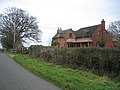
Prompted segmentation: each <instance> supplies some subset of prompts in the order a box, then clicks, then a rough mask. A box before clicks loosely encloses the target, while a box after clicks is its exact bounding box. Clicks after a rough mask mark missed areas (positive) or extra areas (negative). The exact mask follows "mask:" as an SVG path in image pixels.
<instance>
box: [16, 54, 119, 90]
mask: <svg viewBox="0 0 120 90" xmlns="http://www.w3.org/2000/svg"><path fill="white" fill-rule="evenodd" d="M15 61H16V62H18V63H20V64H21V65H22V66H24V67H25V68H27V69H28V70H30V71H31V72H33V73H34V74H36V75H38V76H40V77H42V78H44V79H46V80H48V81H50V82H52V83H54V84H56V85H58V86H59V87H61V88H62V89H64V90H120V83H115V82H114V81H112V80H110V79H109V78H108V77H100V76H97V75H95V74H92V73H88V72H83V71H80V70H73V69H70V68H64V67H62V66H59V65H55V64H52V63H47V62H44V61H40V60H38V59H34V58H33V59H32V58H30V57H29V56H27V55H21V54H17V55H16V56H15Z"/></svg>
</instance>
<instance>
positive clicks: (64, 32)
mask: <svg viewBox="0 0 120 90" xmlns="http://www.w3.org/2000/svg"><path fill="white" fill-rule="evenodd" d="M70 30H72V29H67V30H63V31H62V32H61V33H57V34H56V35H55V36H54V37H53V39H56V38H57V37H59V38H63V37H64V36H65V35H66V33H67V32H68V31H70Z"/></svg>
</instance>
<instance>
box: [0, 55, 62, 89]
mask: <svg viewBox="0 0 120 90" xmlns="http://www.w3.org/2000/svg"><path fill="white" fill-rule="evenodd" d="M0 90H61V89H60V88H59V87H56V86H54V85H52V84H51V83H49V82H47V81H45V80H43V79H41V78H39V77H37V76H35V75H34V74H32V73H31V72H29V71H27V70H25V69H24V68H23V67H21V66H20V65H19V64H17V63H16V62H14V61H13V60H11V58H10V57H9V56H7V55H4V54H0Z"/></svg>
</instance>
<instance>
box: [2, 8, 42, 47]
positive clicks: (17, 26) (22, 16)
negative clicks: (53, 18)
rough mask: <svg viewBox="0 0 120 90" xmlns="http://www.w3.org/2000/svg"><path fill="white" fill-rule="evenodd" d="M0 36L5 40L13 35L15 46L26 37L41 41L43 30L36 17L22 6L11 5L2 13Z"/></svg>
mask: <svg viewBox="0 0 120 90" xmlns="http://www.w3.org/2000/svg"><path fill="white" fill-rule="evenodd" d="M0 36H1V38H2V40H3V42H4V39H5V40H6V38H7V39H8V40H9V37H11V38H12V42H13V45H12V46H13V47H14V44H15V45H16V46H17V45H20V44H22V42H25V38H26V39H30V40H35V41H37V42H40V41H41V37H40V36H41V30H40V29H39V27H38V21H37V19H36V17H33V16H30V15H29V13H28V12H26V11H24V10H22V9H20V8H16V7H9V8H7V9H6V10H5V12H4V13H2V14H0ZM3 42H1V43H3Z"/></svg>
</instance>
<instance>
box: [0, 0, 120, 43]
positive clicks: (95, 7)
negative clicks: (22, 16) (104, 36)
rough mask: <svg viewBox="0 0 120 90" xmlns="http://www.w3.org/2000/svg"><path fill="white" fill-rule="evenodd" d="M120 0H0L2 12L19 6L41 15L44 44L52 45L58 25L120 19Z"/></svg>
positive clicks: (72, 26) (71, 25) (30, 12)
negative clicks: (51, 41)
mask: <svg viewBox="0 0 120 90" xmlns="http://www.w3.org/2000/svg"><path fill="white" fill-rule="evenodd" d="M119 5H120V0H0V13H1V12H3V11H4V9H5V8H7V7H13V6H15V7H17V8H21V9H23V10H26V11H27V12H29V14H30V15H32V16H34V17H37V19H38V21H39V27H40V29H41V30H42V32H43V34H42V43H41V44H42V45H48V44H49V41H50V39H51V38H52V37H53V36H54V35H55V34H56V32H57V28H58V27H61V28H62V29H63V30H65V29H69V28H72V29H73V30H75V31H76V30H78V29H79V28H82V27H87V26H92V25H97V24H100V23H101V20H102V19H104V20H105V21H106V29H107V27H108V24H109V23H110V22H112V21H116V20H120V9H119V7H120V6H119Z"/></svg>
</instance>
